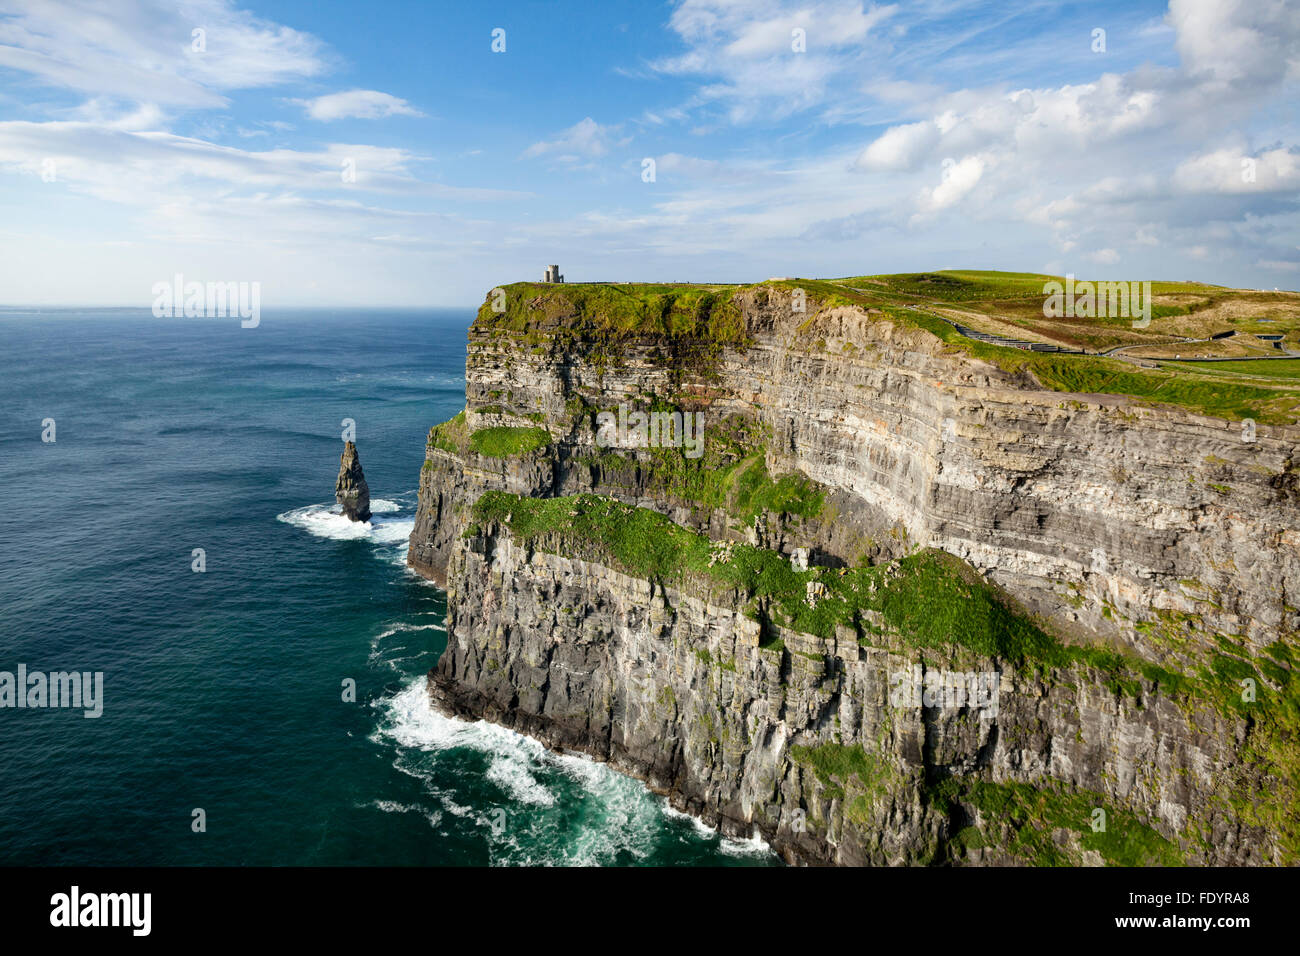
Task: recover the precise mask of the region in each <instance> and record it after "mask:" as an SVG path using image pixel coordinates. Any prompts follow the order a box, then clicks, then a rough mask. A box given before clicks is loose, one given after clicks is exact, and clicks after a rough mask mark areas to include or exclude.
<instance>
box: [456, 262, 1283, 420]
mask: <svg viewBox="0 0 1300 956" xmlns="http://www.w3.org/2000/svg"><path fill="white" fill-rule="evenodd" d="M1051 281H1063V279H1062V277H1056V276H1048V275H1038V274H1031V273H1009V272H934V273H917V274H904V275H884V276H855V277H848V278H843V279H804V278H799V279H780V280H769V281H767V282H762V283H756V284H753V285H722V284H716V285H692V284H652V283H577V284H558V285H556V284H546V283H534V282H516V283H512V284H510V285H506V286H502V287H500V288H499V289H494V290H492V292H490V293H489V294H488V296H487V298H486V300H485V301H484V303H483V305H482V306H481V307H480V308H479V310H478V315H477V318H476V319H475V322H474V327H473V328H474V332H475V333H477V334H485V335H493V336H501V335H510V336H515V337H519V338H521V339H522V340H523V341H524V342H525V343H526V344H528V345H529V346H531V347H534V348H536V347H539V346H542V345H544V344H556V343H558V344H560V345H562V346H574V345H581V346H582V348H583V350H584V351H585V352H586V354H587V356H588V357H589V359H590V360H591V361H592V362H593V363H595V364H597V365H598V366H616V365H618V364H619V363H620V362H621V360H622V358H623V355H624V354H625V350H626V348H627V347H628V346H629V345H631V344H633V343H636V344H639V345H650V346H651V347H652V348H653V357H655V358H657V359H658V361H660V362H662V363H663V364H664V365H666V366H668V367H670V368H672V369H673V370H674V371H675V372H677V373H679V374H682V375H688V374H697V375H701V376H703V377H706V378H708V377H710V376H712V375H713V373H714V371H715V369H716V364H717V360H718V358H719V356H720V355H721V353H722V351H723V350H724V349H727V348H743V347H744V346H746V345H747V344H749V342H750V334H749V330H748V329H747V328H746V320H745V315H744V313H743V311H742V308H741V304H740V303H741V302H742V300H743V299H744V298H749V299H751V300H755V301H758V302H762V301H763V299H764V297H765V295H767V294H768V293H769V292H771V291H775V290H781V291H782V294H786V293H789V292H791V291H793V290H795V289H799V290H801V291H802V292H803V294H804V296H805V297H806V301H807V309H808V320H807V321H805V323H804V324H805V325H810V324H812V323H814V322H815V320H816V317H817V315H818V314H819V313H821V312H824V311H826V310H828V309H833V308H836V307H855V308H859V309H862V310H864V311H866V312H867V314H869V315H872V316H879V318H880V320H882V321H890V322H892V323H895V324H899V325H904V326H907V327H911V328H916V329H920V330H924V331H925V332H928V333H930V334H931V335H933V336H935V337H936V338H937V339H939V340H940V341H941V342H943V343H944V345H945V346H947V347H949V348H951V349H952V350H954V351H961V352H965V353H966V354H969V355H970V356H972V357H973V358H977V359H980V360H982V361H987V362H991V363H993V364H995V365H997V366H999V367H1001V368H1002V369H1004V370H1006V371H1008V372H1011V373H1028V374H1029V375H1030V376H1032V378H1033V379H1034V380H1035V381H1037V382H1038V383H1039V384H1040V385H1041V386H1042V387H1043V388H1046V389H1050V390H1053V391H1058V392H1063V393H1075V394H1104V395H1122V396H1128V397H1131V398H1133V399H1135V400H1136V401H1138V402H1141V403H1146V404H1163V405H1174V406H1179V407H1182V408H1186V409H1188V410H1190V411H1193V412H1197V413H1199V414H1204V415H1210V416H1214V417H1219V418H1226V419H1229V420H1240V419H1243V418H1252V419H1254V420H1256V421H1258V422H1260V423H1264V424H1294V423H1295V422H1297V421H1300V382H1298V377H1300V373H1297V372H1296V371H1295V367H1297V366H1300V361H1291V360H1287V359H1285V358H1284V357H1282V355H1283V353H1282V352H1280V351H1278V350H1276V349H1273V347H1272V344H1271V342H1269V341H1268V340H1264V339H1259V338H1258V337H1257V336H1258V335H1262V334H1265V331H1264V330H1267V334H1270V335H1281V336H1283V338H1284V344H1285V345H1286V346H1287V347H1288V348H1291V347H1295V348H1298V349H1300V294H1296V293H1289V292H1277V293H1266V292H1258V291H1252V290H1239V289H1225V288H1222V287H1219V286H1206V285H1200V284H1198V283H1169V282H1158V283H1152V284H1151V300H1150V301H1151V314H1152V316H1153V318H1152V321H1151V323H1150V326H1149V328H1147V329H1135V328H1134V323H1133V321H1132V319H1131V318H1118V319H1117V318H1106V317H1101V318H1079V317H1070V318H1068V319H1064V318H1062V319H1050V318H1047V317H1045V316H1044V315H1043V302H1044V293H1043V286H1044V284H1045V283H1047V282H1051ZM953 323H959V324H961V325H963V326H965V327H970V328H975V329H977V330H981V331H986V332H990V333H993V334H997V335H1001V336H1004V337H1007V338H1023V339H1025V340H1026V341H1036V342H1043V343H1046V344H1058V345H1062V346H1064V347H1067V348H1080V347H1082V348H1083V349H1084V350H1085V351H1087V352H1091V353H1092V354H1061V353H1042V352H1033V351H1027V350H1024V349H1018V348H1011V347H1006V346H1001V345H996V344H991V343H989V342H984V341H979V340H977V339H975V338H971V337H969V336H966V335H964V334H963V333H961V332H959V331H958V330H957V328H956V327H955V326H954V324H953ZM1229 333H1231V334H1229ZM1212 336H1227V337H1224V338H1217V339H1216V338H1212ZM1225 342H1227V343H1231V344H1230V345H1225V344H1224V343H1225ZM1161 343H1163V345H1162V344H1161ZM1103 348H1105V349H1110V348H1119V349H1123V350H1124V351H1129V350H1136V351H1135V353H1134V354H1135V356H1138V357H1141V359H1142V361H1123V360H1121V359H1120V358H1118V357H1111V356H1107V355H1103V354H1100V353H1099V351H1098V350H1099V349H1103ZM1161 348H1166V349H1168V350H1170V353H1171V354H1170V356H1169V358H1170V359H1171V360H1170V361H1164V360H1163V359H1161V358H1159V357H1157V358H1152V359H1148V358H1147V357H1146V354H1145V351H1150V350H1151V349H1155V350H1157V351H1159V350H1160V349H1161ZM1179 349H1181V350H1182V351H1181V352H1180V351H1177V350H1179ZM1229 349H1235V350H1236V352H1234V353H1232V354H1237V353H1240V354H1241V355H1242V360H1240V361H1234V362H1215V363H1209V362H1206V363H1199V364H1195V363H1191V362H1188V361H1186V359H1188V358H1190V357H1193V356H1195V355H1197V354H1199V353H1201V352H1202V351H1204V350H1209V354H1216V355H1217V354H1220V353H1223V352H1224V351H1225V350H1229ZM1144 350H1145V351H1144ZM1184 352H1185V353H1186V354H1183V353H1184ZM1174 355H1178V357H1179V358H1178V360H1176V361H1175V360H1172V359H1173V356H1174ZM1265 355H1271V356H1277V357H1278V358H1277V360H1269V361H1251V360H1250V359H1252V358H1258V357H1261V356H1265Z"/></svg>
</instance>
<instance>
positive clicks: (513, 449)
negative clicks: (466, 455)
mask: <svg viewBox="0 0 1300 956" xmlns="http://www.w3.org/2000/svg"><path fill="white" fill-rule="evenodd" d="M550 443H551V433H550V432H549V431H547V430H546V429H545V428H520V427H514V426H508V425H502V426H498V427H496V428H480V429H479V430H478V431H476V432H474V433H473V434H472V435H470V436H469V446H470V449H471V450H472V451H475V452H477V453H478V454H480V455H484V456H486V457H488V458H509V457H512V456H514V455H526V454H528V453H529V452H533V451H537V449H539V448H545V447H546V446H547V445H549V444H550Z"/></svg>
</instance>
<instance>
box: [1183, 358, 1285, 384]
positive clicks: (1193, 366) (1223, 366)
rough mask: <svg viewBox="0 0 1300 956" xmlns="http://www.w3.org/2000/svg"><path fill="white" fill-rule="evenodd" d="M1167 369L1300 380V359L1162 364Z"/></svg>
mask: <svg viewBox="0 0 1300 956" xmlns="http://www.w3.org/2000/svg"><path fill="white" fill-rule="evenodd" d="M1161 365H1162V366H1163V367H1165V368H1173V369H1178V370H1182V371H1186V372H1201V373H1205V374H1208V375H1251V376H1256V377H1260V378H1278V379H1291V380H1300V358H1294V359H1267V360H1261V361H1254V362H1251V361H1246V362H1162V363H1161Z"/></svg>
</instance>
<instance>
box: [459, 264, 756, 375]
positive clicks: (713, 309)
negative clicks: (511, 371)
mask: <svg viewBox="0 0 1300 956" xmlns="http://www.w3.org/2000/svg"><path fill="white" fill-rule="evenodd" d="M736 289H737V287H730V286H722V285H715V286H700V285H653V284H647V283H628V284H621V283H620V284H591V285H585V284H583V285H577V284H560V285H550V284H544V283H535V282H515V283H511V284H510V285H507V286H503V287H502V290H503V291H504V293H505V299H504V306H505V308H504V310H503V311H501V312H497V311H495V310H494V308H493V306H494V304H495V302H494V299H495V297H494V296H493V295H492V294H491V293H489V294H488V297H487V299H486V301H485V302H484V303H483V305H482V306H480V307H479V310H478V316H477V318H476V319H475V321H474V330H475V331H479V332H489V333H494V334H503V333H514V334H518V335H523V336H524V337H525V339H526V340H527V341H528V342H530V343H532V344H536V343H537V342H540V341H555V342H559V343H560V344H562V345H565V346H572V345H576V344H581V345H582V346H583V349H584V352H585V353H586V355H587V356H588V358H589V360H591V361H593V362H594V363H595V364H597V365H604V364H616V363H617V362H618V361H619V360H620V358H621V356H622V354H623V351H624V350H625V348H626V347H627V346H628V345H630V344H633V343H636V344H642V345H650V346H653V347H654V348H655V351H654V355H655V356H656V357H658V359H659V360H660V361H661V363H662V364H664V365H666V366H669V367H672V368H674V369H683V370H685V369H690V370H694V371H698V372H709V371H711V370H712V368H713V365H714V363H715V362H716V360H717V358H718V356H719V355H720V353H721V350H722V349H723V348H725V347H727V346H740V345H744V344H746V343H748V341H749V337H748V333H747V331H746V328H745V319H744V316H743V315H742V314H741V311H740V308H739V307H738V306H737V305H736V303H735V301H734V295H735V292H736Z"/></svg>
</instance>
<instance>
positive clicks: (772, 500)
mask: <svg viewBox="0 0 1300 956" xmlns="http://www.w3.org/2000/svg"><path fill="white" fill-rule="evenodd" d="M651 408H652V409H654V410H658V411H664V410H668V411H675V410H677V409H676V408H673V407H671V406H668V405H665V404H664V403H662V402H658V401H655V402H652V403H651ZM593 413H594V411H593V410H587V414H593ZM767 437H768V436H767V432H766V430H765V429H764V428H763V426H761V425H760V424H759V423H757V422H755V421H754V420H753V419H751V418H747V417H745V416H742V415H729V416H727V417H726V418H724V419H722V420H721V421H719V422H717V423H716V424H711V425H710V427H709V429H708V433H707V439H706V441H705V442H704V454H703V455H701V456H700V457H699V458H688V457H686V455H685V454H684V453H683V452H682V450H681V449H678V448H646V449H641V455H640V456H633V455H630V454H624V453H623V452H621V451H613V450H611V451H606V452H604V453H603V454H601V455H598V456H596V457H593V458H589V459H586V460H585V462H586V464H588V465H590V466H592V467H594V468H597V469H599V472H600V475H599V482H600V483H601V484H605V485H607V486H610V487H626V488H637V489H640V490H641V493H646V494H652V495H656V496H659V497H663V498H667V499H672V500H675V501H680V502H687V503H690V504H693V505H696V506H698V507H699V508H701V509H703V510H706V511H712V510H714V509H723V510H726V511H728V512H729V513H730V514H732V515H733V516H734V517H736V518H737V519H738V520H741V521H743V522H746V523H748V522H751V521H752V520H753V519H754V518H755V517H756V516H757V515H758V514H760V513H762V512H764V511H771V512H773V513H775V514H781V515H797V516H799V517H803V518H814V517H816V516H817V515H818V514H819V513H820V512H821V509H822V505H823V502H824V501H825V496H826V492H825V489H824V488H823V487H822V486H821V485H819V484H818V483H817V482H815V481H813V480H811V479H809V478H806V477H804V476H803V475H798V474H787V475H781V476H779V477H777V478H773V477H772V476H771V475H770V474H768V471H767V466H766V464H765V458H766V441H767Z"/></svg>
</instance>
